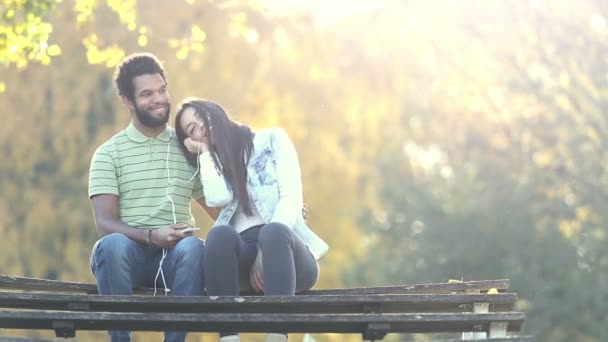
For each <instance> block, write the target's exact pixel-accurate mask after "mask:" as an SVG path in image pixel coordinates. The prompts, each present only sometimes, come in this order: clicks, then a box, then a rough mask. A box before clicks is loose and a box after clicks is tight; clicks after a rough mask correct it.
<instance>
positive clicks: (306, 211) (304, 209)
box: [302, 203, 308, 224]
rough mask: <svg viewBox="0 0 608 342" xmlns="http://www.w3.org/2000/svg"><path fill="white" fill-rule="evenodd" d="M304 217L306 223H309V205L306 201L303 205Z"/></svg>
mask: <svg viewBox="0 0 608 342" xmlns="http://www.w3.org/2000/svg"><path fill="white" fill-rule="evenodd" d="M302 217H303V218H304V223H306V224H308V206H306V203H304V206H303V207H302Z"/></svg>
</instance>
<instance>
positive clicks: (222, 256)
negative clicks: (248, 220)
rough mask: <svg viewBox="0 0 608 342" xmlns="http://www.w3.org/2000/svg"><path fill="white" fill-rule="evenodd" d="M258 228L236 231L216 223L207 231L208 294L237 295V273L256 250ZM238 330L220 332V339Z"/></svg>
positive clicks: (244, 267)
mask: <svg viewBox="0 0 608 342" xmlns="http://www.w3.org/2000/svg"><path fill="white" fill-rule="evenodd" d="M259 229H260V228H259V227H254V228H250V229H248V230H246V231H244V232H242V233H241V234H238V233H237V232H236V230H234V228H232V227H230V226H226V225H224V226H217V227H214V228H213V229H211V231H209V234H207V240H206V243H205V257H204V258H203V265H204V273H205V287H206V288H207V295H209V296H238V295H239V291H240V289H239V278H240V277H241V276H239V275H240V274H243V273H244V270H245V269H246V270H249V269H250V268H251V265H252V264H253V261H254V260H255V256H256V253H257V240H258V239H257V237H258V232H259ZM237 334H238V332H226V331H223V332H220V337H221V338H222V340H232V339H235V340H237V339H236V338H232V337H230V336H231V335H237Z"/></svg>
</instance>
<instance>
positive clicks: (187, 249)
mask: <svg viewBox="0 0 608 342" xmlns="http://www.w3.org/2000/svg"><path fill="white" fill-rule="evenodd" d="M175 250H176V251H177V252H178V253H182V254H183V255H186V256H188V257H193V258H199V259H202V257H203V254H204V251H205V241H203V240H201V239H199V238H198V237H196V236H188V237H186V238H183V239H182V240H181V241H180V242H178V243H177V245H176V246H175Z"/></svg>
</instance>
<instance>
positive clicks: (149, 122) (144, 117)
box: [135, 104, 171, 128]
mask: <svg viewBox="0 0 608 342" xmlns="http://www.w3.org/2000/svg"><path fill="white" fill-rule="evenodd" d="M170 111H171V105H170V104H167V111H166V112H165V115H164V116H163V117H162V118H156V117H154V116H152V115H151V114H150V113H148V111H146V110H142V109H140V108H138V107H137V105H136V106H135V115H137V118H138V119H139V121H140V122H141V123H142V125H144V126H146V127H149V128H159V127H161V126H164V125H165V124H166V123H167V122H169V112H170Z"/></svg>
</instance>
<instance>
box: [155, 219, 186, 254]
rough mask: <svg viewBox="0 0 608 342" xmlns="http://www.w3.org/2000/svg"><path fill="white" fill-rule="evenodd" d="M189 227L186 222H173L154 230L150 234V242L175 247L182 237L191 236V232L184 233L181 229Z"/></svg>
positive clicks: (164, 246) (162, 246) (160, 245)
mask: <svg viewBox="0 0 608 342" xmlns="http://www.w3.org/2000/svg"><path fill="white" fill-rule="evenodd" d="M184 228H188V225H187V224H185V223H177V224H172V225H170V226H165V227H161V228H156V229H153V230H152V233H151V234H150V240H151V241H150V242H151V243H152V244H153V245H155V246H158V247H161V248H173V247H175V244H177V243H178V242H179V241H180V240H181V239H183V238H185V237H187V236H190V234H182V233H181V232H180V230H181V229H184Z"/></svg>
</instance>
